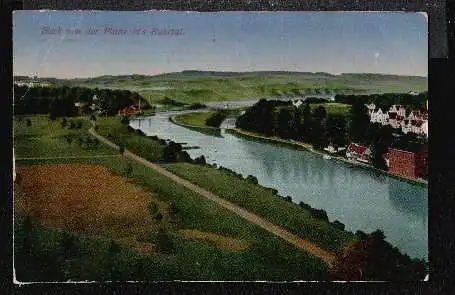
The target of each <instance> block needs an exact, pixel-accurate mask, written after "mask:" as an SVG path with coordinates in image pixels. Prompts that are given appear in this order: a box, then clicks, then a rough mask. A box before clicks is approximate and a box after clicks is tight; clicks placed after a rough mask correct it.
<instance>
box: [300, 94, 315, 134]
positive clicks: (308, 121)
mask: <svg viewBox="0 0 455 295" xmlns="http://www.w3.org/2000/svg"><path fill="white" fill-rule="evenodd" d="M302 116H303V127H302V129H301V130H302V131H301V138H303V139H304V140H305V141H306V142H310V141H311V135H312V130H313V119H312V117H311V107H310V104H309V103H304V105H303V109H302Z"/></svg>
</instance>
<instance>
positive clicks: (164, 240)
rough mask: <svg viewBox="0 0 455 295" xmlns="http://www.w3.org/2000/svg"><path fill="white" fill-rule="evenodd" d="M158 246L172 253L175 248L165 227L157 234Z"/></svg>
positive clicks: (161, 249)
mask: <svg viewBox="0 0 455 295" xmlns="http://www.w3.org/2000/svg"><path fill="white" fill-rule="evenodd" d="M157 246H158V249H159V250H160V251H161V252H163V253H166V254H170V253H172V250H173V249H174V244H173V242H172V239H171V237H170V236H169V233H168V232H167V231H166V230H165V229H163V228H160V229H159V232H158V235H157Z"/></svg>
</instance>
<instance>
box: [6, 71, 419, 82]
mask: <svg viewBox="0 0 455 295" xmlns="http://www.w3.org/2000/svg"><path fill="white" fill-rule="evenodd" d="M182 72H215V73H235V74H237V73H238V74H243V73H246V74H248V73H255V72H257V73H260V72H272V73H273V72H288V73H298V74H319V73H321V74H329V75H332V76H341V75H351V74H353V75H384V76H400V77H416V78H428V76H416V75H413V76H411V75H398V74H389V73H367V72H359V73H339V74H332V73H328V72H298V71H267V70H264V71H254V70H253V71H243V72H233V71H209V70H183V71H178V72H166V73H160V74H138V73H129V74H103V75H96V76H85V77H83V76H78V77H72V78H59V77H52V76H38V78H39V79H61V80H73V79H74V80H77V79H94V78H99V77H106V76H111V77H120V76H150V77H157V76H161V75H167V74H178V73H182ZM14 76H15V77H16V76H17V77H29V78H33V75H14Z"/></svg>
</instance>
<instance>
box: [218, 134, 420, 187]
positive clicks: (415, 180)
mask: <svg viewBox="0 0 455 295" xmlns="http://www.w3.org/2000/svg"><path fill="white" fill-rule="evenodd" d="M225 131H226V132H228V133H230V134H233V135H236V136H239V137H242V138H245V139H250V140H257V141H262V142H267V143H271V144H276V145H281V146H286V147H288V148H295V149H299V150H305V151H308V152H311V153H314V154H317V155H320V156H323V155H330V157H331V158H332V159H334V160H337V161H340V162H343V163H346V164H348V165H353V166H356V167H360V168H364V169H367V170H371V171H374V172H378V173H381V174H384V175H387V176H390V177H393V178H395V179H399V180H402V181H406V182H410V183H412V184H416V185H421V186H428V181H427V180H424V179H420V178H407V177H404V176H401V175H396V174H393V173H390V172H388V171H384V170H381V169H377V168H375V167H373V166H371V165H367V164H363V163H360V162H353V161H350V160H348V159H346V158H344V157H343V156H336V155H333V154H328V153H324V152H323V151H320V150H316V149H314V148H313V147H312V146H311V145H310V144H307V143H303V142H296V141H293V140H286V139H282V138H279V137H273V136H271V137H268V136H265V135H261V134H258V133H255V132H251V131H246V130H242V129H240V128H229V129H225Z"/></svg>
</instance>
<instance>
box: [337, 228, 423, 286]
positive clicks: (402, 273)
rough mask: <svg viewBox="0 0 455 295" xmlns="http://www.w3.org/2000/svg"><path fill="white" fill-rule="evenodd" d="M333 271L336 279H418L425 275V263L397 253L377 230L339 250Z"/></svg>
mask: <svg viewBox="0 0 455 295" xmlns="http://www.w3.org/2000/svg"><path fill="white" fill-rule="evenodd" d="M332 274H333V276H334V279H336V280H347V281H353V280H381V281H382V280H385V281H392V280H393V281H417V280H422V279H423V277H424V275H425V263H424V261H422V260H418V259H410V257H409V256H407V255H403V254H402V253H400V252H399V250H398V249H397V248H396V247H392V245H390V244H389V243H388V242H386V241H385V236H384V233H383V232H382V231H380V230H377V231H375V232H373V233H371V234H369V235H366V237H365V238H363V239H361V240H359V241H357V242H355V243H353V244H351V245H350V246H349V247H347V249H346V250H345V251H344V253H340V254H339V255H338V257H337V258H336V262H335V265H334V269H333V273H332Z"/></svg>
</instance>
